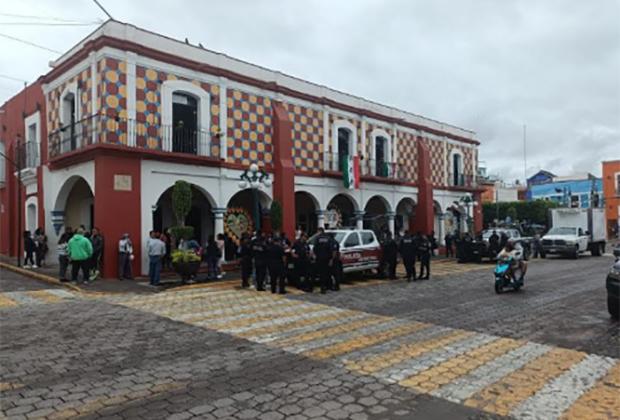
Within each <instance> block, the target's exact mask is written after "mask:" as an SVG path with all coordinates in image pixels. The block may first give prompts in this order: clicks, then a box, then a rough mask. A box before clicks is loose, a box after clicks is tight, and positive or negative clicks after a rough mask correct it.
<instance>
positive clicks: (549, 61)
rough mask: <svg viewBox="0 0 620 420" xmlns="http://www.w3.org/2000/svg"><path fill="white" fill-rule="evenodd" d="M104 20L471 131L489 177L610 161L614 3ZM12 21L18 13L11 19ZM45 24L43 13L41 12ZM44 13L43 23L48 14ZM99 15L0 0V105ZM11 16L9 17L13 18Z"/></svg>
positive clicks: (327, 6)
mask: <svg viewBox="0 0 620 420" xmlns="http://www.w3.org/2000/svg"><path fill="white" fill-rule="evenodd" d="M101 2H102V3H103V4H104V6H105V7H106V8H107V9H108V11H109V12H110V13H111V14H112V16H113V17H114V18H115V19H117V20H121V21H125V22H130V23H133V24H135V25H137V26H140V27H143V28H146V29H150V30H152V31H156V32H159V33H162V34H165V35H168V36H171V37H175V38H179V39H184V38H185V37H188V38H189V39H190V41H191V42H192V43H196V44H197V43H198V42H201V43H202V44H204V45H205V46H206V47H207V48H210V49H212V50H215V51H219V52H224V53H226V54H228V55H231V56H233V57H237V58H240V59H244V60H247V61H250V62H253V63H256V64H259V65H262V66H265V67H269V68H272V69H276V70H280V71H282V72H285V73H288V74H291V75H293V76H297V77H301V78H304V79H307V80H310V81H313V82H316V83H320V84H324V85H327V86H329V87H333V88H335V89H339V90H342V91H345V92H348V93H352V94H355V95H359V96H363V97H365V98H368V99H371V100H375V101H378V102H381V103H384V104H386V105H393V106H396V107H399V108H402V109H405V110H408V111H412V112H414V113H417V114H420V115H423V116H427V117H430V118H433V119H437V120H440V121H444V122H447V123H450V124H454V125H457V126H461V127H464V128H468V129H471V130H474V131H476V132H477V135H478V138H479V139H480V141H481V142H482V145H481V148H480V158H481V160H482V161H484V162H485V163H486V166H487V167H488V168H489V171H490V172H491V173H497V174H499V175H501V176H502V177H504V178H505V179H506V180H514V179H516V178H521V179H523V173H524V167H523V125H524V124H525V125H526V126H527V172H528V175H531V174H532V173H533V172H535V171H536V170H538V169H540V168H545V169H547V170H551V171H553V172H555V173H557V174H561V175H568V174H571V173H575V172H585V171H590V172H593V173H595V174H598V175H600V172H601V166H600V161H601V160H609V159H620V24H618V22H620V0H597V1H591V2H587V1H579V0H546V1H535V0H531V1H527V0H523V1H516V0H506V1H495V0H461V1H451V0H432V1H431V0H424V1H423V0H340V1H332V0H314V1H310V0H305V1H303V2H301V1H285V0H279V1H278V0H261V1H258V0H227V1H201V2H198V1H190V0H176V1H164V0H150V1H139V0H134V1H131V2H129V1H126V0H101ZM15 15H26V16H28V17H18V16H15ZM42 17H45V18H47V19H46V20H43V19H41V18H42ZM50 18H52V19H50ZM104 18H105V15H104V14H103V13H102V12H101V11H100V10H99V9H97V7H96V6H95V4H94V3H93V2H92V1H91V0H74V1H71V2H67V1H64V0H38V1H34V0H20V1H8V0H5V1H3V2H2V4H1V5H0V51H2V54H1V55H2V58H1V59H0V75H1V76H0V103H2V102H4V101H5V100H6V99H8V98H9V97H10V96H11V95H13V94H14V93H16V92H17V91H18V90H19V89H20V87H21V85H20V82H18V81H15V80H11V79H10V78H7V76H9V77H12V78H15V79H25V80H28V81H32V80H34V79H36V78H37V77H38V76H39V75H41V74H43V73H45V72H46V71H47V70H48V67H47V63H48V61H49V60H50V59H54V58H55V57H57V56H58V54H56V53H54V52H51V51H47V50H44V49H40V48H35V47H32V46H28V45H25V44H23V43H19V42H17V41H15V40H11V39H8V38H7V36H9V37H17V38H20V39H23V40H27V41H29V42H32V43H35V44H38V45H40V46H43V47H46V48H49V49H51V50H57V51H65V50H67V49H68V48H70V47H71V46H72V45H74V44H75V43H76V42H77V41H79V40H80V39H81V38H83V37H84V36H85V35H87V34H88V33H89V32H91V31H92V30H93V29H94V28H95V27H96V25H90V26H88V25H87V26H57V25H48V26H43V25H41V23H46V24H50V23H56V24H57V23H63V22H62V21H61V19H64V20H71V21H72V22H79V23H86V24H89V23H92V22H96V21H98V20H100V19H104ZM15 23H20V24H15Z"/></svg>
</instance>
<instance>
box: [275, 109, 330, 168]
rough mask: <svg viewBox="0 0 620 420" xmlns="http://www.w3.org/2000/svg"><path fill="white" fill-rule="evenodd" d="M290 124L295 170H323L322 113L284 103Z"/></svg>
mask: <svg viewBox="0 0 620 420" xmlns="http://www.w3.org/2000/svg"><path fill="white" fill-rule="evenodd" d="M284 106H285V107H286V110H287V111H288V116H289V120H290V121H291V124H292V127H293V128H292V132H291V140H292V142H293V147H292V155H293V156H292V158H293V163H294V165H295V168H296V169H298V170H301V171H308V172H319V171H320V170H321V169H323V111H320V110H315V109H312V108H307V107H304V106H300V105H294V104H290V103H285V104H284Z"/></svg>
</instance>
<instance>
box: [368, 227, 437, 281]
mask: <svg viewBox="0 0 620 420" xmlns="http://www.w3.org/2000/svg"><path fill="white" fill-rule="evenodd" d="M381 243H382V247H383V258H382V261H381V265H380V267H379V273H380V274H381V275H382V276H386V275H387V276H388V278H390V279H396V266H397V264H398V256H399V255H400V257H401V259H402V261H403V265H404V266H405V271H406V279H407V281H415V280H417V279H420V280H428V279H429V278H430V275H431V255H432V253H433V251H434V250H435V249H436V248H437V241H436V239H435V234H434V232H431V234H430V235H425V234H423V233H422V232H417V233H416V234H415V235H412V234H411V232H409V231H406V232H405V233H404V235H403V236H402V237H400V238H397V239H395V238H393V237H392V234H391V233H390V232H389V231H388V232H386V233H385V234H384V237H383V240H382V241H381ZM416 261H420V273H419V274H417V273H416ZM386 271H387V273H386Z"/></svg>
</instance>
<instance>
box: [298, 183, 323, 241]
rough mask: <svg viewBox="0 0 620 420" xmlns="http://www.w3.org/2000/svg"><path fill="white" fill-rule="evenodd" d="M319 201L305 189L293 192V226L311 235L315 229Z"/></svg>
mask: <svg viewBox="0 0 620 420" xmlns="http://www.w3.org/2000/svg"><path fill="white" fill-rule="evenodd" d="M317 210H319V202H318V200H317V199H316V197H314V196H313V195H312V194H310V193H309V192H306V191H297V192H295V226H296V227H297V226H300V227H301V229H302V230H303V231H304V232H306V233H308V234H309V235H312V234H313V233H314V232H316V229H317V225H318V223H317V215H316V212H317Z"/></svg>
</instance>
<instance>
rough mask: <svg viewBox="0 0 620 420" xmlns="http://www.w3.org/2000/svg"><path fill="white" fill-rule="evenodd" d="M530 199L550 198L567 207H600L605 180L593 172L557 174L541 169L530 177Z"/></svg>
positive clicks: (528, 193) (528, 196)
mask: <svg viewBox="0 0 620 420" xmlns="http://www.w3.org/2000/svg"><path fill="white" fill-rule="evenodd" d="M527 184H528V192H527V198H528V200H530V201H531V200H550V201H554V202H556V203H559V204H560V205H562V206H566V207H580V208H588V207H600V206H602V198H603V182H602V179H601V178H597V177H596V176H594V175H592V174H589V173H588V174H579V175H571V176H556V175H553V174H552V173H550V172H547V171H539V172H538V173H536V174H535V175H533V176H532V177H530V178H528V182H527Z"/></svg>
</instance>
